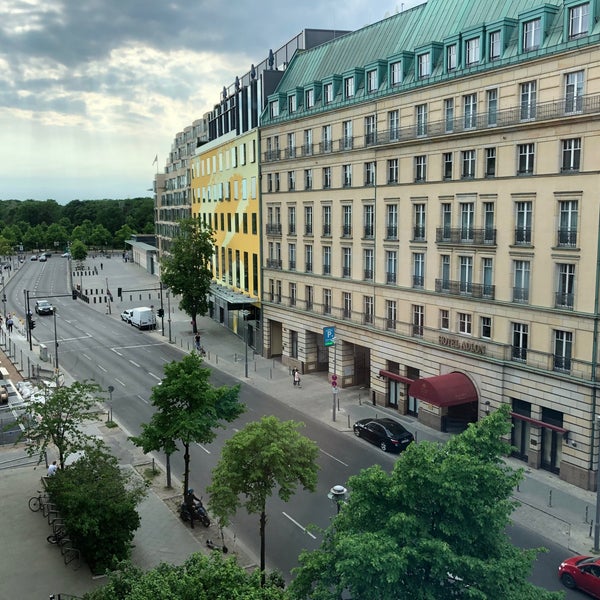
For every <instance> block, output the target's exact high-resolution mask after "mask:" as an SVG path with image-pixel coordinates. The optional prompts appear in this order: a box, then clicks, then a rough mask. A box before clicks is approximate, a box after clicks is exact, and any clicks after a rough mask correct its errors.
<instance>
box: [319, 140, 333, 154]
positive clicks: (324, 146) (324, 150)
mask: <svg viewBox="0 0 600 600" xmlns="http://www.w3.org/2000/svg"><path fill="white" fill-rule="evenodd" d="M319 151H320V152H321V154H328V153H329V152H333V142H332V141H331V140H325V141H324V142H321V143H320V144H319Z"/></svg>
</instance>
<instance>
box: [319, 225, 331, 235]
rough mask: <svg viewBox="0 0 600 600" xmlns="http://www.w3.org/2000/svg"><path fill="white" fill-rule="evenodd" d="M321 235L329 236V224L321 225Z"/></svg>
mask: <svg viewBox="0 0 600 600" xmlns="http://www.w3.org/2000/svg"><path fill="white" fill-rule="evenodd" d="M321 237H331V225H328V224H326V225H323V233H322V234H321Z"/></svg>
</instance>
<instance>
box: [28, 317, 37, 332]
mask: <svg viewBox="0 0 600 600" xmlns="http://www.w3.org/2000/svg"><path fill="white" fill-rule="evenodd" d="M28 324H29V330H30V331H31V330H32V329H35V321H34V320H33V318H32V317H31V315H29V316H28Z"/></svg>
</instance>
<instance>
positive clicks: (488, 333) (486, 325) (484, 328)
mask: <svg viewBox="0 0 600 600" xmlns="http://www.w3.org/2000/svg"><path fill="white" fill-rule="evenodd" d="M479 326H480V327H479V330H480V334H479V335H480V336H481V337H482V338H484V339H486V340H491V339H492V319H491V317H480V319H479Z"/></svg>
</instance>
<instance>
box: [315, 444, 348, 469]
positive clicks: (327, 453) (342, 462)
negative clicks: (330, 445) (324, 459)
mask: <svg viewBox="0 0 600 600" xmlns="http://www.w3.org/2000/svg"><path fill="white" fill-rule="evenodd" d="M319 450H321V449H320V448H319ZM321 452H322V453H323V454H325V455H326V456H329V458H332V459H333V460H337V461H338V462H339V463H340V464H342V465H344V466H345V467H347V466H348V465H347V464H346V463H345V462H344V461H343V460H340V459H339V458H336V457H335V456H333V454H329V452H325V450H321Z"/></svg>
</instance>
